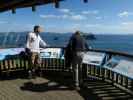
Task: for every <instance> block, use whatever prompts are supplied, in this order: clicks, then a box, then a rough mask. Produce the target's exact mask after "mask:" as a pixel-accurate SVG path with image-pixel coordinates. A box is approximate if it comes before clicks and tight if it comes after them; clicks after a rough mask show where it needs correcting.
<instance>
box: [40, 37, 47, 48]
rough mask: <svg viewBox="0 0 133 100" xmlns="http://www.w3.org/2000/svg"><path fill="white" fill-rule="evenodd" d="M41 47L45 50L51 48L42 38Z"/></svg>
mask: <svg viewBox="0 0 133 100" xmlns="http://www.w3.org/2000/svg"><path fill="white" fill-rule="evenodd" d="M40 45H41V46H42V47H44V48H45V47H48V46H49V45H48V44H47V43H46V42H45V41H43V40H42V38H41V37H40Z"/></svg>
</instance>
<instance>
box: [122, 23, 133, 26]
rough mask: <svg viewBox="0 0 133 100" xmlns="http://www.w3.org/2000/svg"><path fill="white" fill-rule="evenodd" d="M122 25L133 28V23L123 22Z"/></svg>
mask: <svg viewBox="0 0 133 100" xmlns="http://www.w3.org/2000/svg"><path fill="white" fill-rule="evenodd" d="M121 24H122V25H124V26H131V27H132V26H133V22H123V23H121Z"/></svg>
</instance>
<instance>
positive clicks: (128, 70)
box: [104, 58, 133, 79]
mask: <svg viewBox="0 0 133 100" xmlns="http://www.w3.org/2000/svg"><path fill="white" fill-rule="evenodd" d="M104 68H107V69H109V70H112V71H113V72H116V73H119V74H121V75H124V76H127V77H129V78H131V79H133V61H131V60H124V59H121V60H115V59H113V58H112V59H111V60H110V61H108V62H107V63H106V64H105V65H104Z"/></svg>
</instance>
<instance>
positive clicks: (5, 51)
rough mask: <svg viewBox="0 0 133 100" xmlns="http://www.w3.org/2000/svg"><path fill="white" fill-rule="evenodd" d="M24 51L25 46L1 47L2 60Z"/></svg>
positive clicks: (0, 57) (0, 55)
mask: <svg viewBox="0 0 133 100" xmlns="http://www.w3.org/2000/svg"><path fill="white" fill-rule="evenodd" d="M22 51H24V48H8V49H0V60H4V59H6V57H8V56H9V55H17V54H20V52H22Z"/></svg>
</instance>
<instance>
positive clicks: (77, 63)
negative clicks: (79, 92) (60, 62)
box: [68, 31, 88, 89]
mask: <svg viewBox="0 0 133 100" xmlns="http://www.w3.org/2000/svg"><path fill="white" fill-rule="evenodd" d="M68 47H69V50H70V51H69V52H71V55H70V56H71V58H69V59H72V62H71V63H72V69H73V73H74V74H73V78H74V85H75V87H76V89H78V88H79V86H80V85H81V84H82V59H83V54H84V53H83V51H85V50H87V49H88V45H87V43H86V41H85V40H84V38H83V37H82V36H81V34H80V32H79V31H76V32H75V33H74V34H73V35H72V37H71V38H70V41H69V43H68ZM79 89H80V88H79Z"/></svg>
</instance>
